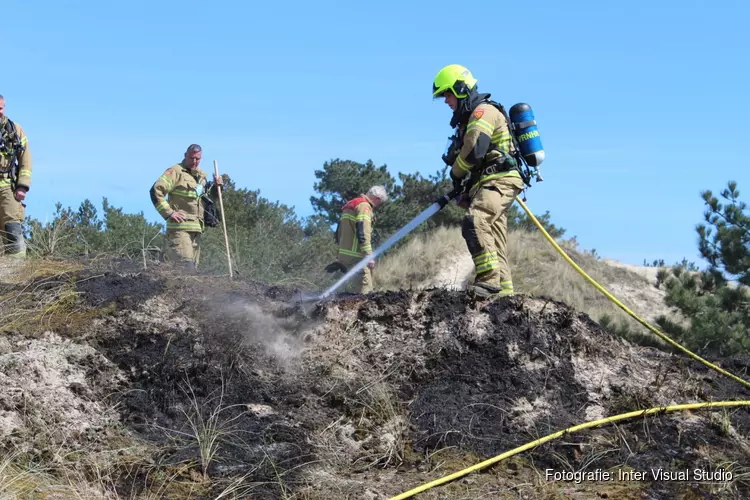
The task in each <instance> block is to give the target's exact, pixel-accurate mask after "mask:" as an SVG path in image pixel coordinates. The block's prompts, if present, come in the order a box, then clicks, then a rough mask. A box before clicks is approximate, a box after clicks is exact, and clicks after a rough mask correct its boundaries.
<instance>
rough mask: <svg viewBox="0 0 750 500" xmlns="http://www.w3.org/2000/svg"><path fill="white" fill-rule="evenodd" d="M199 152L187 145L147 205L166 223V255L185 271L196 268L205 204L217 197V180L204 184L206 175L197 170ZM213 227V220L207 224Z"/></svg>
mask: <svg viewBox="0 0 750 500" xmlns="http://www.w3.org/2000/svg"><path fill="white" fill-rule="evenodd" d="M202 156H203V149H202V148H201V147H200V146H199V145H198V144H191V145H190V146H189V147H188V148H187V151H185V155H184V158H183V159H182V161H181V162H180V163H177V164H175V165H172V166H171V167H169V168H168V169H167V170H166V171H165V172H164V173H163V174H162V175H161V177H159V178H158V179H157V180H156V182H155V183H154V185H153V186H151V191H150V194H151V203H153V204H154V208H156V210H157V211H158V212H159V214H160V215H161V216H162V217H164V219H165V220H166V221H167V241H168V244H169V249H168V252H167V256H168V259H169V260H174V261H176V262H178V263H180V264H183V265H185V266H187V267H189V268H193V269H194V268H196V267H197V266H198V261H199V257H200V240H201V234H202V233H203V230H204V228H205V225H206V223H207V221H206V220H204V213H205V208H206V204H211V203H213V202H214V201H215V198H216V197H217V196H218V193H217V190H216V186H222V185H223V180H222V178H221V177H217V176H215V175H214V180H213V183H207V182H206V173H205V172H204V171H203V170H201V169H200V168H198V165H199V164H200V162H201V158H202ZM210 223H211V224H215V223H216V222H215V221H211V222H210Z"/></svg>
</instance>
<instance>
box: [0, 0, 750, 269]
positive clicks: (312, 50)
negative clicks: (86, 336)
mask: <svg viewBox="0 0 750 500" xmlns="http://www.w3.org/2000/svg"><path fill="white" fill-rule="evenodd" d="M12 10H13V13H12V14H13V15H12V16H4V19H3V34H4V39H5V40H12V41H13V43H12V44H11V45H10V47H9V48H7V49H6V51H5V57H6V62H5V64H3V65H2V67H0V94H2V95H4V96H5V100H6V114H7V115H8V116H9V117H10V118H11V119H13V120H14V121H17V122H18V123H19V124H20V125H21V126H23V127H24V129H25V130H26V132H27V134H28V137H29V146H30V149H31V152H32V155H33V161H34V173H33V181H32V187H31V190H30V192H29V193H28V196H27V200H26V203H27V214H28V215H31V216H32V217H35V218H37V219H40V220H42V221H44V220H49V219H51V218H52V214H53V213H54V207H55V203H56V202H58V201H59V202H61V203H62V204H63V205H64V206H71V207H73V208H77V207H78V205H79V204H80V203H81V201H83V200H84V199H86V198H88V199H90V200H91V201H92V202H93V203H94V204H95V205H97V207H101V201H102V198H103V197H106V198H107V199H108V200H109V202H110V203H111V204H113V205H114V206H117V207H123V208H124V209H125V211H127V212H143V213H144V215H145V216H146V217H147V218H148V219H149V220H151V221H159V220H160V217H159V215H158V214H157V212H156V210H155V209H154V208H153V206H152V205H151V203H150V200H149V194H148V191H149V189H150V187H151V185H152V184H153V182H154V181H155V180H156V179H157V178H158V177H159V176H160V175H161V173H162V172H163V171H164V170H165V169H167V168H168V167H169V166H170V165H172V164H174V163H177V162H179V161H180V160H181V159H182V155H183V153H184V151H185V149H186V147H187V146H188V145H189V144H191V143H198V144H200V145H201V146H202V147H203V151H204V153H203V162H202V163H201V167H202V168H203V169H204V170H205V171H207V172H210V171H212V170H213V160H216V161H217V162H218V166H219V169H220V171H221V172H226V173H228V174H229V175H230V176H231V177H232V179H233V180H234V181H235V182H236V183H237V185H238V186H239V187H245V188H248V189H253V190H255V189H259V190H260V194H261V196H263V197H265V198H268V199H270V200H272V201H276V200H278V201H280V202H282V203H285V204H287V205H289V206H293V207H294V208H295V210H296V212H297V213H298V214H299V215H300V216H308V215H311V214H312V213H313V210H312V206H311V204H310V201H309V200H310V196H313V195H314V194H315V193H314V190H313V184H314V183H315V175H314V172H315V170H318V169H321V168H322V167H323V164H324V163H325V162H326V161H330V160H332V159H335V158H340V159H348V160H354V161H358V162H366V161H367V160H372V161H373V162H374V163H375V164H377V165H383V164H385V165H387V167H388V170H389V171H390V172H391V174H392V175H394V177H396V176H397V173H398V172H404V173H414V172H420V173H422V174H423V175H425V176H426V175H428V174H432V173H435V172H436V171H438V170H441V169H442V168H443V167H444V164H443V162H442V161H441V159H440V156H441V155H442V154H443V152H444V149H445V146H446V142H447V138H448V136H450V135H451V133H452V130H451V129H450V125H449V122H450V118H451V111H450V109H449V108H448V107H447V106H446V105H445V104H444V103H443V102H442V100H436V101H433V100H432V96H431V90H432V80H433V79H434V77H435V75H436V74H437V72H438V71H439V70H440V68H442V67H443V66H445V65H448V64H462V65H464V66H467V67H468V68H469V69H470V70H471V71H472V73H473V74H474V76H475V77H476V78H477V79H478V80H479V83H478V88H479V90H480V91H481V92H490V93H491V94H492V97H493V99H496V100H497V101H498V102H501V103H503V104H504V105H505V107H506V109H510V107H511V106H512V105H513V104H515V103H517V102H526V103H528V104H530V105H531V106H532V108H533V109H534V112H535V114H536V119H537V122H538V124H539V125H538V126H539V131H540V134H541V139H542V143H543V145H544V148H545V152H546V160H545V162H544V163H543V164H542V166H541V172H542V175H543V177H544V181H543V182H541V183H535V184H534V185H533V187H532V188H530V189H529V190H528V191H527V193H526V196H527V205H528V206H529V207H530V208H531V210H532V211H534V212H535V213H538V214H543V213H544V212H545V211H547V210H549V212H550V214H551V219H552V222H554V223H555V224H557V225H558V226H562V227H564V228H565V229H566V230H567V232H566V234H565V237H572V236H575V237H576V239H577V241H578V242H579V244H580V245H581V247H582V248H583V249H586V250H591V249H596V252H597V254H599V255H602V256H604V257H605V258H611V259H617V260H620V261H623V262H628V263H631V264H642V263H643V260H644V259H647V260H648V261H651V260H653V259H664V260H665V261H667V263H668V264H669V263H673V262H675V261H679V260H681V259H682V258H683V257H687V258H688V259H689V260H694V261H696V262H700V261H699V254H698V252H697V235H696V232H695V226H696V224H698V223H700V222H702V221H703V210H704V205H703V201H702V199H701V196H700V192H701V191H702V190H705V189H710V190H712V191H713V192H714V193H715V194H718V193H719V192H720V191H721V190H722V189H723V188H724V187H725V186H726V183H727V181H729V180H735V181H737V182H738V183H739V189H740V192H741V193H743V195H742V197H743V198H744V199H745V200H748V201H750V198H749V197H747V196H745V193H746V192H745V191H744V190H743V189H750V169H748V167H747V163H748V161H747V159H746V157H745V153H746V151H745V144H746V141H747V137H748V136H749V135H750V122H749V121H748V116H749V115H750V96H749V91H748V88H749V87H750V85H748V84H749V83H750V78H749V77H750V57H748V53H749V52H750V35H748V34H747V33H748V30H747V29H746V23H747V21H748V19H750V2H747V1H746V0H725V1H722V2H718V3H717V2H712V3H709V2H708V1H697V0H692V1H691V0H683V1H679V2H678V1H661V2H654V1H653V0H651V1H648V2H646V1H642V0H633V1H629V2H618V3H616V2H601V1H571V2H559V1H556V0H555V1H553V0H539V1H536V2H506V1H497V0H496V1H474V2H455V1H454V2H443V1H432V2H423V1H412V2H405V1H400V2H394V1H390V0H382V1H379V2H353V1H352V2H344V1H341V2H333V1H326V0H321V1H318V2H296V1H295V2H284V1H276V2H262V3H261V2H251V1H248V2H239V1H234V2H232V1H221V0H214V1H212V2H210V3H206V2H195V1H185V0H183V1H180V2H177V1H172V0H168V1H166V0H162V1H159V2H156V1H150V2H145V1H141V0H132V1H128V2H101V1H97V2H93V1H67V2H52V1H37V0H26V1H24V2H16V3H15V4H14V6H13V9H12ZM14 19H18V20H22V21H20V22H15V21H14ZM747 193H750V191H747Z"/></svg>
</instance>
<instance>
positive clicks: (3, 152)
mask: <svg viewBox="0 0 750 500" xmlns="http://www.w3.org/2000/svg"><path fill="white" fill-rule="evenodd" d="M29 188H31V151H30V150H29V140H28V138H27V137H26V132H24V130H23V128H22V127H21V126H20V125H19V124H18V123H16V122H14V121H12V120H11V119H10V118H8V117H7V116H5V98H4V97H3V96H1V95H0V233H2V235H3V237H2V240H3V243H4V250H5V254H6V255H8V256H10V257H19V258H23V257H25V256H26V242H25V241H24V239H23V226H22V224H23V220H24V218H25V216H26V214H25V212H26V211H25V207H26V205H25V204H24V203H23V201H24V200H25V199H26V193H27V192H28V191H29Z"/></svg>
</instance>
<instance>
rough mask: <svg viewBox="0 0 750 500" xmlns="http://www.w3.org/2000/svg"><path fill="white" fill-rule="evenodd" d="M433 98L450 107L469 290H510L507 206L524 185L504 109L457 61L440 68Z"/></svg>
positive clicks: (486, 293) (485, 293)
mask: <svg viewBox="0 0 750 500" xmlns="http://www.w3.org/2000/svg"><path fill="white" fill-rule="evenodd" d="M432 97H433V99H444V100H445V103H446V104H447V105H448V106H449V107H450V108H451V109H452V110H453V117H452V119H451V122H450V123H451V127H453V128H455V129H457V134H456V140H455V141H454V144H453V145H454V147H453V148H451V149H452V153H453V154H452V155H451V154H450V151H449V154H448V156H449V157H451V158H450V159H447V160H446V161H448V162H449V163H450V164H451V179H452V180H453V183H454V186H456V187H458V186H459V185H461V184H463V187H464V191H463V192H462V194H461V198H460V200H459V205H460V206H462V207H464V208H467V209H468V214H467V215H466V216H465V217H464V219H463V223H462V228H461V229H462V234H463V237H464V240H466V246H467V247H468V248H469V252H470V253H471V256H472V259H473V260H474V271H475V277H474V283H473V285H472V287H471V289H470V293H471V294H472V295H474V296H475V297H476V298H477V299H479V300H482V299H490V298H494V297H498V296H505V295H512V294H513V280H512V279H511V273H510V265H509V262H508V252H507V215H506V214H507V211H508V208H509V207H510V205H511V204H512V203H513V200H514V199H515V197H516V195H518V194H519V193H520V192H521V191H522V190H523V189H524V187H525V185H524V181H523V178H522V177H521V173H520V169H519V166H518V162H517V161H516V159H515V158H514V157H513V154H514V153H515V146H514V142H513V140H512V137H511V131H510V127H509V123H508V121H509V119H508V116H507V113H505V110H504V108H502V107H501V106H500V105H499V104H497V103H495V102H494V101H492V100H490V94H480V93H479V92H478V91H477V79H476V78H474V76H473V75H472V74H471V72H470V71H469V70H468V69H467V68H465V67H463V66H460V65H458V64H451V65H449V66H446V67H444V68H443V69H441V70H440V71H439V72H438V74H437V76H436V77H435V80H434V82H433V84H432Z"/></svg>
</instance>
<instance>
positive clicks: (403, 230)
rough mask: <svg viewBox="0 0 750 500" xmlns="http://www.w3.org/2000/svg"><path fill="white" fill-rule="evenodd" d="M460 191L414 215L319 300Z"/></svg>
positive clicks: (458, 190)
mask: <svg viewBox="0 0 750 500" xmlns="http://www.w3.org/2000/svg"><path fill="white" fill-rule="evenodd" d="M459 193H460V188H456V189H454V190H453V191H451V192H450V193H448V194H444V195H443V196H441V197H440V198H438V199H437V200H436V201H435V203H433V204H432V205H430V206H429V207H427V208H426V209H425V210H424V211H422V213H420V214H419V215H417V216H416V217H414V219H412V220H411V222H409V223H408V224H407V225H405V226H404V227H402V228H401V229H399V230H398V231H397V232H396V233H395V234H393V235H391V237H390V238H388V239H387V240H385V243H383V244H382V245H380V246H379V247H378V248H376V249H375V251H374V252H373V253H372V255H370V256H367V257H365V258H363V259H362V260H360V261H359V262H357V264H356V265H355V266H354V267H352V268H351V269H349V271H347V273H346V274H344V276H342V277H341V279H339V280H338V281H337V282H336V283H334V284H333V285H331V287H329V288H328V290H326V291H325V292H323V293H322V294H321V295H320V296H319V297H317V300H321V299H325V298H326V297H328V296H329V295H331V294H332V293H333V292H335V291H336V290H337V289H338V288H339V287H340V286H341V285H343V284H344V283H346V282H347V281H349V280H350V279H351V278H352V277H353V276H354V275H355V274H357V273H358V272H360V271H361V270H362V269H363V268H364V267H365V266H366V265H367V264H368V263H370V261H373V260H375V259H376V258H377V257H378V256H379V255H380V254H382V253H383V252H385V251H386V250H388V249H389V248H390V247H392V246H393V245H395V244H396V243H397V242H398V241H399V240H400V239H402V238H403V237H404V236H406V235H407V234H409V233H410V232H412V231H413V230H414V229H415V228H416V227H417V226H419V225H420V224H421V223H423V222H424V221H426V220H427V219H429V218H430V217H432V216H433V215H435V214H436V213H438V212H439V211H440V210H442V209H443V208H444V207H445V206H446V205H447V204H448V203H450V201H451V200H452V199H454V198H456V197H457V196H458V195H459Z"/></svg>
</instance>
